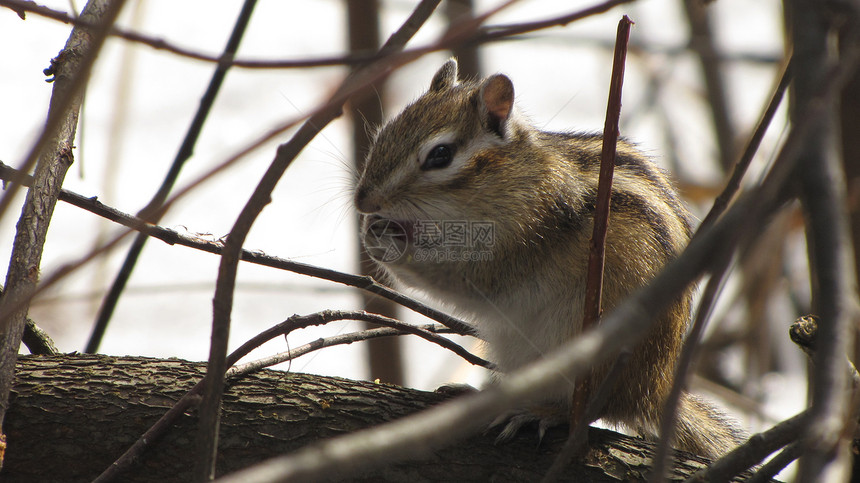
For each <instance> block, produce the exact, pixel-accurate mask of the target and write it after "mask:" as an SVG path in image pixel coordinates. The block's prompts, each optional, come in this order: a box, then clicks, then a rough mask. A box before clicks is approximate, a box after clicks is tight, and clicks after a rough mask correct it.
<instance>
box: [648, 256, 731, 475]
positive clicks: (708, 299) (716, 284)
mask: <svg viewBox="0 0 860 483" xmlns="http://www.w3.org/2000/svg"><path fill="white" fill-rule="evenodd" d="M731 259H732V252H731V251H728V250H725V251H722V252H717V253H714V262H713V263H714V264H713V267H712V269H711V278H710V279H709V280H708V284H707V285H706V286H705V290H704V292H703V293H702V298H701V301H700V302H699V307H698V312H697V313H696V319H695V321H694V322H693V327H692V328H691V329H690V332H689V334H688V335H687V338H686V340H685V341H684V347H683V348H682V349H681V355H680V356H679V357H678V362H677V365H676V368H675V378H674V380H673V381H672V389H671V390H670V391H669V395H668V396H667V397H666V401H665V402H664V403H663V414H662V417H661V419H660V433H659V434H660V441H659V442H658V444H657V449H656V450H655V451H654V457H653V461H654V465H653V468H652V473H651V476H650V478H649V481H651V482H654V483H659V482H661V481H664V480H665V478H666V472H667V471H668V469H669V450H670V449H671V448H672V445H673V444H674V441H675V429H676V425H677V423H678V403H679V402H680V400H681V395H682V394H683V392H684V387H685V386H686V381H687V376H688V375H689V373H690V369H691V368H692V366H693V359H694V358H695V356H696V352H697V349H698V348H699V347H700V346H699V343H700V341H701V338H702V334H703V333H704V331H705V326H706V324H707V322H708V319H709V318H710V315H711V311H712V310H713V308H714V305H715V303H716V301H717V295H718V294H719V291H720V288H721V287H722V284H723V282H724V280H725V277H726V274H727V273H728V269H729V265H730V263H731Z"/></svg>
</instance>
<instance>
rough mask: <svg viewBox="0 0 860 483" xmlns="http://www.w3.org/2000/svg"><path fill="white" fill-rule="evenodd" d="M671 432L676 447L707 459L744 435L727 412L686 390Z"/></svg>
mask: <svg viewBox="0 0 860 483" xmlns="http://www.w3.org/2000/svg"><path fill="white" fill-rule="evenodd" d="M675 434H676V443H675V444H676V446H677V447H678V449H682V450H684V451H689V452H691V453H696V454H698V455H702V456H705V457H708V458H711V459H716V458H718V457H720V456H723V455H724V454H726V453H728V452H729V451H731V450H732V449H734V448H735V447H736V446H737V445H739V444H741V443H743V442H744V441H745V440H746V439H747V437H748V435H747V434H746V432H745V431H744V430H743V429H741V428H740V426H739V425H738V423H737V421H735V420H734V419H732V418H731V417H730V416H729V415H727V414H726V413H724V412H723V411H721V410H720V409H719V408H717V407H716V406H714V405H713V404H711V403H709V402H708V401H705V400H704V399H702V398H700V397H698V396H695V395H693V394H689V393H684V394H683V395H682V396H681V401H680V404H679V406H678V427H677V430H676V431H675Z"/></svg>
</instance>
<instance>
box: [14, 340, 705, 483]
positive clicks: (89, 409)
mask: <svg viewBox="0 0 860 483" xmlns="http://www.w3.org/2000/svg"><path fill="white" fill-rule="evenodd" d="M17 374H18V377H17V380H16V382H15V386H14V388H13V391H12V396H13V400H12V406H11V407H10V409H9V412H8V417H7V434H8V437H9V441H10V443H13V444H10V446H9V451H8V453H7V457H6V466H5V467H4V468H3V481H6V482H19V481H43V482H47V481H64V482H73V481H89V480H92V479H93V478H94V477H95V476H97V475H98V474H99V473H100V472H101V471H102V470H103V469H104V468H106V467H107V466H108V465H109V464H110V463H111V462H112V461H113V460H114V459H115V458H116V457H118V456H119V455H120V454H121V453H122V452H123V451H125V449H126V448H127V447H128V446H130V445H131V444H132V443H133V442H134V440H135V439H136V438H137V437H138V436H139V435H140V434H142V433H143V431H144V430H145V429H146V428H147V427H148V426H149V425H151V424H152V423H153V422H154V421H155V420H156V419H158V417H160V416H161V415H162V414H163V413H164V411H165V410H166V409H167V408H168V407H170V406H171V405H172V404H173V402H174V401H176V400H177V399H178V398H179V397H181V396H182V395H183V394H184V393H185V391H186V390H187V389H188V388H190V387H191V386H193V385H194V384H195V383H196V382H197V381H198V380H199V379H201V378H202V377H203V375H204V374H205V368H204V365H203V364H201V363H193V362H187V361H182V360H179V359H147V358H141V357H122V358H118V357H107V356H99V355H86V356H80V355H73V356H72V355H66V356H38V357H35V356H26V357H22V358H21V359H20V361H19V363H18V373H17ZM443 399H445V397H444V396H442V395H439V394H435V393H428V392H423V391H417V390H413V389H406V388H402V387H399V386H393V385H388V384H374V383H369V382H360V381H350V380H346V379H339V378H331V377H320V376H311V375H306V374H296V373H286V372H281V371H273V370H267V371H263V372H261V373H259V374H255V375H253V376H249V377H246V378H244V379H242V380H239V381H234V382H232V383H230V384H229V387H228V390H227V392H226V394H225V396H224V407H223V413H222V423H221V438H220V439H219V456H218V464H217V473H218V474H219V475H221V474H225V473H227V472H231V471H234V470H237V469H239V468H242V467H245V466H247V465H249V464H252V463H255V462H259V461H262V460H264V459H266V458H270V457H272V456H275V455H277V454H282V453H285V452H290V451H292V450H295V449H297V448H299V447H302V446H304V445H306V444H309V443H311V442H314V441H316V440H319V439H321V438H328V437H332V436H336V435H338V434H342V433H345V432H352V431H356V430H359V429H361V428H365V427H368V426H372V425H376V424H380V423H383V422H385V421H388V420H391V419H395V418H399V417H402V416H404V415H406V414H409V413H413V412H415V411H418V410H421V409H422V408H426V407H428V406H431V405H433V404H436V403H439V402H441V401H442V400H443ZM196 419H197V417H196V412H191V413H188V414H186V415H185V416H183V417H182V419H181V420H180V421H178V422H177V423H176V425H175V427H174V428H173V429H172V430H171V431H170V432H169V434H168V435H167V436H166V438H165V439H163V440H162V441H160V442H159V443H158V444H157V445H156V448H155V449H154V450H153V451H151V452H150V453H147V454H146V455H145V456H144V457H143V458H141V460H140V461H138V462H137V463H136V466H135V467H134V468H133V470H132V471H130V472H129V473H127V474H124V475H123V477H122V478H123V481H188V480H189V478H191V466H192V465H191V464H190V462H191V458H192V457H193V455H194V451H193V448H192V445H193V434H194V430H195V428H196ZM566 436H567V433H566V431H565V430H564V429H562V428H559V429H557V430H554V431H550V432H549V434H548V435H547V436H546V437H545V438H544V441H543V442H542V443H541V445H540V446H538V445H537V444H536V433H535V432H534V431H529V430H526V431H524V432H523V433H522V434H520V435H519V436H518V437H517V438H515V439H514V440H513V441H512V442H510V443H508V444H504V445H498V446H497V445H495V444H494V438H495V434H494V433H493V432H492V431H491V432H490V433H489V434H486V435H478V436H474V437H472V438H470V439H468V440H465V441H462V442H460V443H458V444H457V445H455V446H452V447H449V448H445V449H442V450H439V451H436V452H434V453H433V454H432V455H429V456H428V457H426V458H425V459H423V460H421V461H413V462H410V463H406V464H401V465H395V466H391V467H388V468H385V469H382V470H379V471H377V472H374V473H372V474H364V475H347V476H348V478H349V479H351V480H368V481H370V480H373V481H405V480H410V481H447V480H452V479H456V480H458V481H537V480H539V479H540V477H541V475H542V474H543V473H544V472H545V471H546V469H547V468H549V465H550V464H551V463H552V460H553V458H554V457H555V455H556V453H557V451H558V449H559V448H560V446H561V444H563V442H564V440H565V438H566ZM590 441H591V448H590V450H589V451H588V454H587V455H586V456H585V457H584V458H583V459H582V460H579V461H577V462H576V463H574V465H572V466H571V468H570V469H569V470H568V471H567V474H566V475H565V477H564V478H565V480H566V481H581V482H618V481H644V479H645V478H646V477H647V474H648V470H649V464H650V458H651V450H652V446H653V445H652V444H651V443H648V442H645V441H643V440H640V439H637V438H631V437H627V436H623V435H620V434H617V433H613V432H611V431H605V430H597V429H592V432H591V436H590ZM678 455H680V456H681V457H682V459H681V461H680V464H679V465H676V468H675V469H674V471H673V473H672V475H671V477H670V478H671V479H672V480H673V481H675V480H680V479H683V477H685V476H688V475H689V474H691V472H693V471H695V470H697V469H700V468H702V467H703V466H704V465H705V464H706V463H707V460H704V459H701V458H698V457H694V456H692V455H688V454H681V453H678Z"/></svg>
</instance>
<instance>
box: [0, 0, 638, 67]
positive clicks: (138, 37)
mask: <svg viewBox="0 0 860 483" xmlns="http://www.w3.org/2000/svg"><path fill="white" fill-rule="evenodd" d="M633 1H634V0H608V1H605V2H602V3H599V4H595V5H594V6H592V7H590V8H587V9H584V10H581V11H577V12H574V13H570V14H566V15H563V16H559V17H553V18H549V19H546V20H541V21H536V22H527V23H521V24H510V25H498V26H486V27H480V28H477V29H474V30H470V31H469V34H468V35H467V37H466V38H464V39H462V42H457V43H456V45H457V46H460V45H466V44H481V43H486V42H493V41H497V40H505V39H507V38H510V37H516V36H519V35H522V34H524V33H528V32H534V31H537V30H543V29H547V28H552V27H558V26H564V25H567V24H569V23H571V22H574V21H576V20H581V19H583V18H585V17H589V16H591V15H596V14H599V13H603V12H606V11H607V10H609V9H611V8H613V7H616V6H618V5H622V4H625V3H630V2H633ZM505 3H508V2H505ZM0 6H4V7H8V8H10V9H12V10H14V11H15V12H16V13H18V14H19V16H23V15H24V13H27V12H30V13H34V14H36V15H41V16H43V17H46V18H51V19H53V20H57V21H60V22H63V23H67V24H73V25H84V26H86V25H88V23H87V22H86V20H83V19H80V18H78V17H74V16H72V15H69V14H68V13H66V12H62V11H60V10H54V9H51V8H48V7H44V6H41V5H38V4H37V3H35V2H32V1H29V0H0ZM490 13H493V12H490ZM486 16H488V15H483V16H481V18H485V17H486ZM468 20H469V21H473V20H474V18H468ZM458 23H459V24H460V26H461V27H462V26H463V25H466V20H465V19H464V20H463V21H461V22H458ZM110 35H113V36H116V37H120V38H122V39H124V40H127V41H130V42H137V43H140V44H144V45H147V46H149V47H151V48H153V49H156V50H164V51H167V52H170V53H172V54H175V55H178V56H180V57H186V58H190V59H195V60H200V61H205V62H215V63H219V64H224V65H228V66H234V67H242V68H249V69H283V68H307V67H326V66H339V65H351V66H357V65H361V64H364V63H367V62H374V61H377V60H381V59H383V58H384V57H385V55H383V54H380V53H378V52H363V53H351V54H347V55H333V56H329V57H319V58H316V59H307V60H245V59H232V58H227V57H216V56H212V55H207V54H205V53H202V52H198V51H195V50H192V49H187V48H184V47H179V46H177V45H174V44H172V43H170V42H168V41H166V40H164V39H158V38H153V37H151V36H148V35H144V34H140V33H136V32H131V31H129V30H125V29H121V28H118V27H114V28H113V29H112V30H111V32H110ZM435 50H439V49H438V48H434V47H433V46H430V47H425V48H417V49H414V50H405V51H404V54H409V55H413V54H417V55H423V54H426V53H428V52H432V51H435Z"/></svg>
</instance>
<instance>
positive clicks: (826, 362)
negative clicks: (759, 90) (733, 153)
mask: <svg viewBox="0 0 860 483" xmlns="http://www.w3.org/2000/svg"><path fill="white" fill-rule="evenodd" d="M824 6H832V7H834V8H837V7H841V6H840V5H839V3H838V2H825V5H824ZM855 8H856V7H855ZM785 9H786V15H787V18H788V21H787V23H788V28H787V30H788V34H789V35H788V39H789V40H788V41H789V42H790V45H791V48H792V49H793V51H794V57H795V59H796V63H797V72H796V74H795V77H794V82H793V83H792V101H793V102H792V105H791V106H790V107H791V109H790V118H791V121H792V122H795V123H797V122H802V121H805V119H804V118H803V117H802V116H804V111H805V110H806V108H807V106H810V105H812V104H813V103H814V102H816V101H817V99H816V98H815V94H816V93H817V91H818V90H819V89H820V88H821V86H822V85H825V84H827V83H828V82H829V81H830V78H829V76H830V72H831V71H832V70H833V68H834V67H835V66H839V65H848V66H850V69H849V72H848V74H849V75H848V76H847V77H848V79H850V78H851V76H852V75H853V73H854V70H855V69H856V63H857V60H858V57H860V35H858V33H857V29H858V27H860V15H858V14H860V12H858V11H856V10H855V11H851V10H850V9H848V8H846V9H845V10H846V11H845V12H844V14H843V15H844V18H839V19H838V20H837V18H836V17H835V16H833V15H831V14H830V13H828V12H827V8H823V6H822V5H820V4H817V3H814V4H811V3H808V2H806V1H804V0H787V1H786V2H785ZM839 30H842V31H843V32H845V33H847V34H848V35H847V36H846V38H844V39H842V40H843V42H842V44H840V45H838V48H837V45H836V43H835V42H834V41H833V39H834V37H835V34H836V33H837V32H838V31H839ZM846 81H847V79H846ZM841 90H842V89H841V87H840V89H839V90H838V92H837V93H836V94H835V95H832V96H830V97H828V98H827V99H825V100H823V101H822V103H823V106H822V108H823V109H825V112H826V114H824V115H822V116H821V118H820V119H819V120H818V122H817V123H816V124H815V125H814V126H813V127H812V129H811V132H810V133H809V136H807V142H806V143H805V144H804V146H803V148H802V150H800V153H799V158H798V167H797V169H796V173H795V176H796V178H797V182H798V188H799V192H800V196H799V197H800V201H801V204H802V206H803V209H804V215H805V219H806V238H807V252H808V258H809V264H810V272H811V275H812V276H811V282H812V283H811V285H812V294H813V311H814V312H815V313H816V314H817V315H818V316H819V317H820V323H819V324H818V336H817V341H816V346H817V351H816V354H815V356H814V358H813V359H814V361H815V364H814V365H813V369H812V370H811V371H810V373H809V376H810V381H809V384H810V387H811V388H812V390H811V392H810V396H811V401H812V405H811V407H810V409H809V411H810V420H809V423H808V425H807V426H806V427H805V428H804V435H803V440H802V441H801V447H802V448H801V451H802V453H803V455H802V456H801V458H800V470H799V478H798V481H800V482H811V481H819V479H820V478H821V477H822V475H825V474H826V473H828V472H830V471H844V469H845V468H850V461H848V458H847V456H848V454H849V452H848V451H847V442H848V439H847V438H845V435H846V432H848V431H847V428H848V427H849V426H850V427H851V430H850V433H853V427H854V426H855V425H856V421H852V418H851V414H850V413H851V411H850V409H849V400H848V394H849V392H848V391H846V389H847V388H848V380H847V377H846V373H845V371H844V368H843V366H844V364H845V362H844V358H845V357H846V356H847V354H849V353H852V352H853V351H852V345H853V342H854V338H853V335H854V330H856V328H855V326H854V322H855V321H856V319H857V315H858V312H857V295H856V293H855V288H856V284H857V278H856V274H855V273H854V255H853V253H852V244H851V242H850V235H849V233H850V230H849V228H848V215H847V209H846V207H847V203H846V199H845V173H844V172H843V171H842V163H841V160H840V153H839V146H840V142H839V136H840V134H841V133H839V128H838V121H837V119H836V116H837V114H838V108H837V105H838V104H837V100H838V95H839V93H841ZM852 134H853V133H846V135H852ZM852 329H854V330H852Z"/></svg>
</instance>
